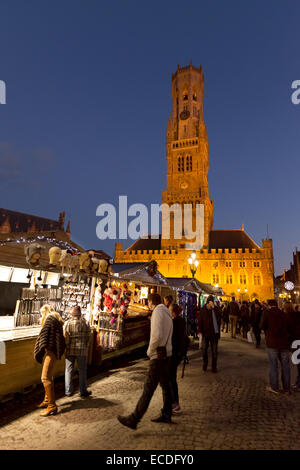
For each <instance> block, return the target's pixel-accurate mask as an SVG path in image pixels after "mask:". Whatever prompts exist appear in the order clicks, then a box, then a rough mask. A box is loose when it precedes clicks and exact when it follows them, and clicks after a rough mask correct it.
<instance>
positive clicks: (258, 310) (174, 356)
mask: <svg viewBox="0 0 300 470" xmlns="http://www.w3.org/2000/svg"><path fill="white" fill-rule="evenodd" d="M148 306H149V309H150V311H151V317H150V321H151V329H150V341H149V346H148V350H147V356H148V358H149V359H150V362H149V368H148V373H147V377H146V380H145V383H144V389H143V392H142V394H141V397H140V399H139V400H138V403H137V405H136V407H135V409H134V411H133V412H132V413H131V414H130V415H128V416H118V420H119V422H120V423H121V424H123V425H124V426H127V427H129V428H131V429H136V428H137V425H138V423H139V421H140V420H141V419H142V417H143V416H144V414H145V412H146V411H147V409H148V406H149V404H150V401H151V399H152V396H153V394H154V392H155V390H156V388H157V386H158V384H160V386H161V388H162V391H163V407H162V409H161V412H160V414H159V416H158V417H157V418H154V419H153V420H152V421H153V422H156V423H171V422H172V419H171V418H172V415H176V414H180V413H181V412H182V410H181V406H180V400H179V392H178V384H177V371H178V366H179V364H180V363H181V362H182V361H183V360H184V359H185V358H186V354H187V349H188V345H189V341H190V339H189V337H188V334H187V328H186V322H185V319H184V317H183V315H182V311H183V309H182V307H181V306H180V305H178V304H176V303H175V302H174V300H173V298H172V296H167V297H165V298H164V299H161V297H160V295H159V294H157V293H154V294H150V295H149V298H148ZM41 313H42V319H41V326H42V329H41V331H40V334H39V336H38V338H37V341H36V345H35V351H34V356H35V358H36V360H37V361H38V362H40V363H42V364H43V366H42V383H43V385H44V388H45V397H44V400H43V402H42V403H41V404H40V405H39V407H40V408H45V410H43V411H42V413H41V415H42V416H49V415H51V414H56V413H57V406H56V403H55V393H54V383H53V370H54V366H55V363H56V361H57V360H59V359H61V357H62V356H63V354H64V353H65V394H66V395H67V396H71V395H72V394H73V382H72V373H73V368H74V364H75V361H77V364H78V369H79V390H80V396H81V397H82V398H85V397H88V396H89V395H90V394H91V392H90V391H88V390H87V356H88V347H89V341H90V337H91V335H90V327H89V325H88V324H87V322H86V321H85V319H84V318H83V316H82V315H81V311H80V307H74V309H73V312H72V317H71V318H70V319H69V320H67V321H66V322H65V324H63V320H62V319H61V316H60V315H59V314H58V313H56V312H55V311H53V308H52V307H51V306H50V305H44V306H43V307H42V310H41ZM196 324H197V333H198V337H199V345H201V347H202V357H203V371H204V372H206V371H207V369H208V350H209V346H210V350H211V364H212V367H211V370H212V372H213V373H216V372H217V370H218V369H217V361H218V343H219V339H220V337H221V333H222V332H226V333H229V332H230V334H231V337H232V338H237V335H241V337H243V338H245V339H247V340H248V341H249V342H255V345H256V347H257V348H259V347H260V344H261V331H264V335H265V342H266V351H267V354H268V359H269V380H270V386H269V387H267V389H268V391H270V392H272V393H275V394H278V393H279V391H280V387H279V364H280V365H281V379H282V386H283V392H287V393H290V391H291V354H292V350H293V349H292V348H293V347H294V348H295V347H296V348H297V347H298V345H297V344H296V346H295V343H297V340H298V343H299V347H300V311H299V309H298V307H297V306H293V304H292V303H291V302H286V303H285V304H284V306H283V308H279V307H278V304H277V301H276V300H274V299H271V300H269V301H268V302H267V303H265V302H259V301H258V300H257V299H256V300H254V302H252V303H249V302H247V301H243V302H237V301H236V300H235V298H234V297H233V298H232V299H231V301H230V302H222V301H218V300H215V299H214V297H213V296H212V295H210V296H208V297H207V299H206V303H205V305H204V306H203V307H202V308H200V309H198V311H197V315H196ZM254 338H255V339H254ZM299 356H300V353H299ZM294 363H295V362H294ZM299 363H300V357H299ZM295 364H296V363H295ZM296 365H297V372H298V375H297V379H296V382H295V384H294V385H293V387H294V389H295V390H300V364H296Z"/></svg>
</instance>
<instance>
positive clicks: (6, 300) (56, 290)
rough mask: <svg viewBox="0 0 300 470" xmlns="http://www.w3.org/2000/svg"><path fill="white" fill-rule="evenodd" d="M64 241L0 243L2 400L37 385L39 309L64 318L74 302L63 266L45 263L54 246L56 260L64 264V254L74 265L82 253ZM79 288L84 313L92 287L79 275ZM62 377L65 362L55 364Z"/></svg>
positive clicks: (44, 239) (46, 237)
mask: <svg viewBox="0 0 300 470" xmlns="http://www.w3.org/2000/svg"><path fill="white" fill-rule="evenodd" d="M63 238H64V237H62V239H58V238H55V237H53V236H51V234H49V235H38V236H34V235H31V236H30V235H29V236H28V235H27V236H26V237H18V238H17V237H10V238H8V239H5V240H4V239H2V240H0V299H1V300H0V399H2V398H3V397H5V396H7V395H9V394H13V393H16V392H23V391H24V390H26V389H27V388H30V387H32V386H34V385H35V384H38V383H40V376H41V365H40V364H38V363H37V362H36V361H35V360H34V357H33V351H34V345H35V341H36V338H37V336H38V334H39V332H40V309H41V307H42V305H44V304H46V303H47V304H51V305H53V307H54V308H55V310H56V311H58V312H59V313H61V315H62V317H63V318H66V315H67V312H68V310H69V309H70V308H71V307H72V305H73V304H74V303H73V302H72V301H71V300H70V295H69V292H70V286H71V284H69V283H68V282H66V280H67V279H70V275H69V274H67V275H66V273H65V270H66V268H67V265H66V264H65V265H64V263H63V262H60V261H57V262H56V261H55V259H53V257H52V259H49V252H50V251H49V250H50V249H52V248H54V251H55V252H56V258H57V259H58V258H59V260H60V259H64V260H65V257H64V255H66V254H68V256H69V258H68V259H69V260H70V259H71V258H72V261H73V262H74V260H75V258H79V256H80V254H81V253H82V249H81V248H80V247H78V245H76V244H75V243H73V242H72V241H70V240H68V239H66V238H65V239H63ZM28 247H29V248H30V249H29V252H28V251H27V248H28ZM67 252H68V253H67ZM26 253H27V255H26ZM37 253H38V256H37ZM71 253H72V255H71ZM31 255H33V256H34V257H31ZM58 255H59V256H58ZM37 259H38V260H37ZM36 260H37V261H36ZM51 262H52V264H51ZM78 267H79V263H78ZM70 272H71V271H70ZM65 276H67V277H65ZM73 286H74V285H73V284H72V289H73ZM79 287H80V289H82V290H83V294H84V296H81V297H82V300H83V301H82V302H81V305H82V308H83V313H86V314H88V309H89V294H90V288H89V285H88V282H87V280H86V281H85V280H84V278H83V277H82V279H80V284H79ZM76 293H77V294H79V293H80V291H79V289H77V291H76ZM76 303H77V301H76ZM63 373H64V360H60V361H57V364H56V367H55V371H54V375H55V376H58V375H62V374H63Z"/></svg>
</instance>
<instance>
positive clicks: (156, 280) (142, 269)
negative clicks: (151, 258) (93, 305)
mask: <svg viewBox="0 0 300 470" xmlns="http://www.w3.org/2000/svg"><path fill="white" fill-rule="evenodd" d="M152 267H153V262H150V263H115V264H113V265H112V271H113V273H114V274H115V275H116V274H117V275H118V278H120V279H124V280H128V281H132V282H142V283H145V284H153V285H165V286H167V285H168V281H167V280H166V278H165V277H164V276H163V275H162V274H161V273H160V272H159V271H158V270H157V269H155V268H154V269H152Z"/></svg>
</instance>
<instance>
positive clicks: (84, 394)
mask: <svg viewBox="0 0 300 470" xmlns="http://www.w3.org/2000/svg"><path fill="white" fill-rule="evenodd" d="M90 395H92V392H90V391H89V390H87V391H86V392H84V393H81V394H80V396H81V398H87V397H89V396H90Z"/></svg>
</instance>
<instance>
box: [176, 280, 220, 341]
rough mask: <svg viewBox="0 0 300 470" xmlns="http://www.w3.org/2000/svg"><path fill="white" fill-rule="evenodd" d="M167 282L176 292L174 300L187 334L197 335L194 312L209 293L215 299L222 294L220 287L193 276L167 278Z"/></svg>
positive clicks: (202, 303)
mask: <svg viewBox="0 0 300 470" xmlns="http://www.w3.org/2000/svg"><path fill="white" fill-rule="evenodd" d="M167 281H168V284H169V286H170V287H172V288H173V289H174V292H175V293H176V297H175V301H176V302H177V303H178V304H179V305H180V306H181V307H182V309H183V316H184V318H185V320H186V328H187V333H188V335H189V336H194V337H195V338H196V337H197V326H196V318H197V316H196V312H197V309H199V308H201V307H202V306H203V305H204V303H205V302H206V298H207V297H208V296H209V295H214V297H215V298H216V299H217V298H218V297H219V296H220V295H222V294H223V291H222V289H220V288H216V287H214V286H212V285H211V284H205V283H203V282H200V281H198V279H195V278H174V277H173V278H171V277H168V278H167Z"/></svg>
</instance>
